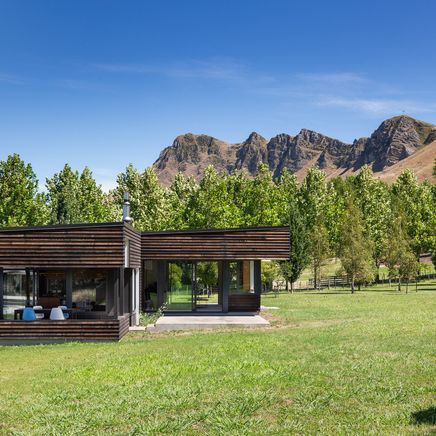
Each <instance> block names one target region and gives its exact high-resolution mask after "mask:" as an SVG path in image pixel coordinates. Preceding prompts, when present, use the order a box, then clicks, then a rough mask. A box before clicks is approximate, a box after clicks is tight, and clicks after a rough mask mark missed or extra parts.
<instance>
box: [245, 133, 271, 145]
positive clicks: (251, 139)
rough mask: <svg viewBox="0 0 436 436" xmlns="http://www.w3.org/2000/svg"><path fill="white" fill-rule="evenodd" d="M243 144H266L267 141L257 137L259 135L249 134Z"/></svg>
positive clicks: (260, 136) (259, 136)
mask: <svg viewBox="0 0 436 436" xmlns="http://www.w3.org/2000/svg"><path fill="white" fill-rule="evenodd" d="M244 142H245V143H247V142H248V143H255V142H267V140H266V139H265V138H264V137H263V136H262V135H259V133H257V132H251V133H250V135H249V136H248V138H247V139H246V140H245V141H244Z"/></svg>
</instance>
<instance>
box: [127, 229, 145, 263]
mask: <svg viewBox="0 0 436 436" xmlns="http://www.w3.org/2000/svg"><path fill="white" fill-rule="evenodd" d="M124 238H125V239H128V240H129V247H130V253H129V266H130V268H140V266H141V234H140V233H138V232H137V231H136V230H134V229H132V228H131V227H128V226H125V227H124Z"/></svg>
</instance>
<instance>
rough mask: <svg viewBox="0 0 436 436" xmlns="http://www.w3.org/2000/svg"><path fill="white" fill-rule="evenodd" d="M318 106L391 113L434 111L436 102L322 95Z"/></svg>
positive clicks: (317, 102)
mask: <svg viewBox="0 0 436 436" xmlns="http://www.w3.org/2000/svg"><path fill="white" fill-rule="evenodd" d="M315 104H316V105H317V106H335V107H343V108H348V109H352V110H358V111H362V112H367V113H373V114H390V113H403V112H417V113H425V112H433V111H435V110H436V104H432V103H430V104H429V103H420V102H417V101H408V100H395V99H377V98H373V99H361V98H344V97H334V96H328V97H320V98H319V100H318V101H316V102H315Z"/></svg>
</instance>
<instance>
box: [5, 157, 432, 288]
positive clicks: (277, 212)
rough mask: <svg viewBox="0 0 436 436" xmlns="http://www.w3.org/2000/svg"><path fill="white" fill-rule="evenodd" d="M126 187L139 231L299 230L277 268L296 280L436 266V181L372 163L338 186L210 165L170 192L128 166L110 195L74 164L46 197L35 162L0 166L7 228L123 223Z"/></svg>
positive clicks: (315, 173)
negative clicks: (325, 273)
mask: <svg viewBox="0 0 436 436" xmlns="http://www.w3.org/2000/svg"><path fill="white" fill-rule="evenodd" d="M124 191H128V192H129V194H130V202H131V217H132V218H133V220H134V226H135V227H136V228H137V229H138V230H167V229H195V228H225V227H244V226H245V227H248V226H277V225H284V226H290V229H291V244H290V246H291V248H290V261H289V262H279V263H278V265H277V268H278V270H279V272H280V274H281V275H282V277H284V278H285V279H286V282H288V281H289V282H290V283H292V282H294V281H295V280H297V278H298V277H299V276H300V274H301V272H302V271H303V269H305V268H306V267H308V266H311V267H312V269H313V273H314V280H315V286H316V285H317V284H318V283H319V281H320V277H321V268H322V266H323V265H324V263H325V262H326V260H327V259H329V258H332V257H337V258H339V259H340V260H341V264H342V267H343V270H344V271H343V272H344V274H346V275H347V276H348V277H349V280H350V283H351V286H352V290H353V291H354V287H355V285H356V286H358V285H359V284H361V283H364V282H370V281H372V280H373V279H374V278H375V277H376V276H377V271H378V267H379V266H380V264H382V263H383V264H385V265H386V266H387V267H388V268H389V273H390V275H391V276H392V277H396V278H398V279H399V280H409V279H411V278H413V277H415V276H416V275H417V273H418V268H419V264H418V260H419V256H420V255H421V254H422V253H432V255H433V262H435V260H436V213H435V211H436V207H435V205H436V201H435V200H436V185H435V184H432V183H430V182H428V181H424V182H421V183H419V182H418V180H417V178H416V176H415V174H414V173H413V172H412V171H410V170H405V171H403V173H401V175H400V176H399V177H398V178H397V179H396V181H395V182H394V183H392V184H390V185H389V184H387V183H385V182H383V181H381V180H379V179H377V178H375V177H374V176H373V174H372V172H371V170H370V168H368V167H363V168H362V169H361V171H360V172H359V173H358V174H357V175H353V176H349V177H347V178H340V177H336V178H333V179H330V180H327V178H326V175H325V173H324V172H323V171H322V170H320V169H318V168H312V169H310V170H309V171H308V173H307V175H306V177H305V178H304V179H303V180H302V181H301V182H298V181H297V178H296V177H295V176H294V175H292V174H290V173H289V172H288V171H287V170H283V171H282V173H281V175H280V177H278V178H276V179H274V178H273V177H272V173H271V172H270V171H269V169H268V167H267V166H266V165H263V164H262V165H260V166H259V169H258V173H257V175H256V177H254V178H250V177H248V176H247V174H245V173H238V174H231V175H228V174H219V173H217V171H216V170H215V169H214V168H213V167H212V166H211V167H208V168H207V169H206V171H205V174H204V177H203V178H202V179H201V180H200V181H199V182H197V181H195V180H194V179H193V178H192V177H186V176H184V175H183V174H178V175H177V176H176V177H175V179H174V181H173V182H172V184H171V185H170V186H169V187H165V186H163V185H161V184H160V183H159V181H158V177H157V175H156V173H155V171H154V169H153V168H147V169H145V170H144V171H139V170H138V169H136V168H135V167H134V166H133V165H129V166H128V167H127V168H126V169H125V171H124V172H122V173H121V174H119V175H118V176H117V186H116V188H115V189H114V190H112V191H110V192H109V193H105V192H103V190H102V188H101V186H100V185H98V184H97V183H96V181H95V179H94V177H93V175H92V172H91V171H90V170H89V168H85V169H84V170H83V171H82V172H79V171H77V170H73V169H72V168H71V167H70V166H69V165H68V164H66V165H65V166H64V168H63V169H62V170H61V171H59V172H58V173H56V174H54V175H53V177H51V178H48V179H47V180H46V183H45V190H44V191H42V190H40V186H39V183H38V179H37V177H36V174H35V173H34V171H33V169H32V166H31V164H29V163H25V162H24V161H23V160H22V159H21V158H20V156H19V155H17V154H14V155H10V156H8V157H7V159H6V160H3V161H0V192H1V201H0V226H2V227H9V226H22V225H44V224H67V223H95V222H107V221H120V220H121V216H122V202H123V192H124Z"/></svg>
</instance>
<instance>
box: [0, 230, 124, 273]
mask: <svg viewBox="0 0 436 436" xmlns="http://www.w3.org/2000/svg"><path fill="white" fill-rule="evenodd" d="M123 265H124V235H123V224H122V223H115V224H97V225H92V224H91V225H77V226H75V225H68V226H46V227H33V228H21V229H20V228H17V229H1V230H0V267H3V268H69V267H76V268H111V267H122V266H123Z"/></svg>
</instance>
